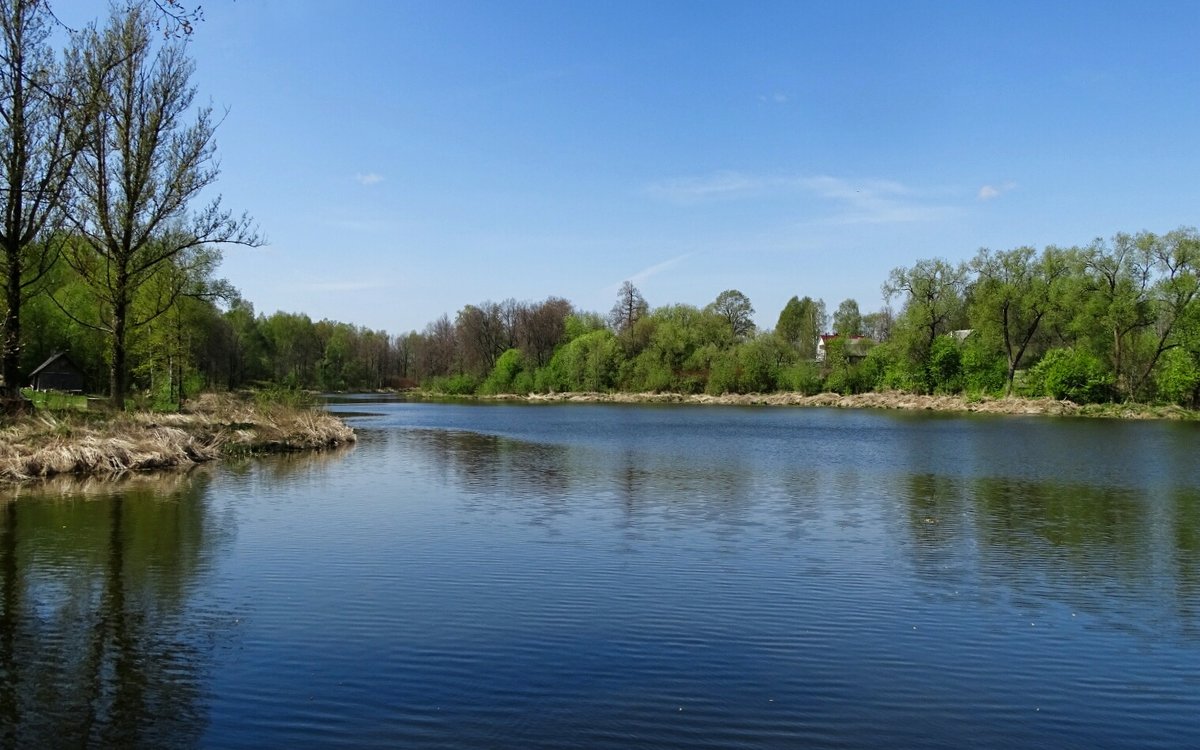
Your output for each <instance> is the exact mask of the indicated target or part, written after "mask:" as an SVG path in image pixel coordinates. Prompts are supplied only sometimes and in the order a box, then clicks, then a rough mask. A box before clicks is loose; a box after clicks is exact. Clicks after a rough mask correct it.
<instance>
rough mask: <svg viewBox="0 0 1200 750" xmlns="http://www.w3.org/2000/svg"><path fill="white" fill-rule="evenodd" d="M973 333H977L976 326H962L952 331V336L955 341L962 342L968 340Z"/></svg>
mask: <svg viewBox="0 0 1200 750" xmlns="http://www.w3.org/2000/svg"><path fill="white" fill-rule="evenodd" d="M972 333H975V329H974V328H960V329H959V330H957V331H951V332H950V336H951V338H953V339H954V341H955V342H957V343H959V344H961V343H963V342H964V341H966V340H967V339H968V338H969V337H970V336H971V334H972Z"/></svg>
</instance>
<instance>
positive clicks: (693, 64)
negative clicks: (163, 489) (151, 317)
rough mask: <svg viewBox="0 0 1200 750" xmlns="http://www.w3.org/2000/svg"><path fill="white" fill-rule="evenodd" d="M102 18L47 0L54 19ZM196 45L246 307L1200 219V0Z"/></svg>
mask: <svg viewBox="0 0 1200 750" xmlns="http://www.w3.org/2000/svg"><path fill="white" fill-rule="evenodd" d="M98 5H99V3H95V2H81V1H78V0H58V1H57V2H56V3H55V8H56V10H57V11H58V12H59V15H60V16H62V17H63V18H64V20H66V21H67V22H68V23H77V22H81V21H83V20H84V19H86V18H88V17H89V16H93V15H94V14H95V13H96V12H97V10H96V8H97V6H98ZM204 11H205V20H204V22H203V23H201V24H199V25H198V26H197V29H196V32H195V35H194V38H193V40H192V41H191V42H190V46H191V50H192V54H193V56H194V58H195V60H196V63H197V73H196V76H195V83H196V84H197V85H198V87H199V90H200V97H201V98H202V99H204V100H209V99H211V101H212V103H213V104H214V105H215V106H216V107H218V108H220V109H225V108H227V109H228V116H227V117H226V119H225V121H224V122H223V124H222V125H221V127H220V129H219V131H218V134H217V141H218V151H219V154H220V159H221V164H222V174H221V178H220V181H219V184H218V189H219V191H220V192H221V193H222V194H223V196H224V201H225V203H226V204H227V205H228V206H229V207H231V208H234V209H237V210H239V211H241V210H246V211H248V212H249V213H250V214H251V215H253V216H254V217H255V218H256V219H257V221H258V222H259V224H260V225H261V228H262V230H263V232H264V234H265V235H266V236H267V238H268V239H269V241H270V244H269V245H267V246H266V247H264V248H260V249H254V250H249V249H243V248H229V249H227V250H226V253H225V261H224V264H223V266H222V274H223V275H224V276H226V277H227V278H228V279H229V280H230V281H231V282H232V283H233V284H234V285H235V286H237V287H238V288H239V289H240V290H241V291H242V293H243V295H244V296H245V297H246V298H247V299H249V300H250V301H252V302H253V303H254V305H255V308H256V309H257V310H258V311H259V312H265V313H270V312H273V311H274V310H277V309H282V310H287V311H292V312H306V313H308V314H309V315H311V316H312V317H313V318H314V319H319V318H325V317H328V318H333V319H337V320H342V321H347V322H352V323H357V324H361V325H366V326H369V327H372V328H383V329H387V330H388V331H390V332H392V333H400V332H403V331H407V330H410V329H420V328H421V327H423V326H424V325H425V324H426V323H428V322H430V321H432V320H433V319H434V318H436V317H437V316H439V315H441V314H442V313H449V314H450V315H451V316H453V315H454V313H455V312H456V311H457V310H458V309H459V308H461V307H462V306H463V305H465V304H469V303H478V302H480V301H483V300H486V299H494V300H500V299H504V298H507V297H515V298H517V299H526V300H539V299H543V298H545V297H547V296H549V295H556V296H561V297H565V298H567V299H569V300H571V301H572V302H574V303H575V304H576V305H577V306H578V307H580V308H583V309H589V310H597V311H601V312H606V311H607V310H608V309H609V308H610V307H611V305H612V303H613V301H614V299H615V294H616V289H617V287H618V286H619V285H620V283H621V282H622V281H623V280H625V279H632V280H633V281H634V283H635V284H637V285H638V287H639V288H640V289H641V290H642V292H643V294H644V295H645V297H646V299H647V300H648V301H649V302H650V304H651V305H655V306H656V305H661V304H668V303H675V302H686V303H691V304H695V305H704V304H706V303H708V302H710V301H712V300H713V299H714V298H715V297H716V296H717V294H718V293H719V292H721V291H722V290H723V289H727V288H737V289H740V290H741V291H742V292H744V293H745V294H746V295H748V296H749V297H750V299H751V300H752V302H753V303H754V305H755V307H756V309H757V315H756V318H757V321H758V322H759V324H760V325H762V326H767V327H771V326H773V325H774V323H775V320H776V318H777V316H778V314H779V311H780V309H782V307H783V305H784V304H785V303H786V301H787V300H788V298H790V297H791V296H792V295H800V296H803V295H809V296H812V297H821V298H823V299H824V300H825V302H826V304H827V305H828V306H829V308H830V310H832V309H833V308H835V307H836V306H837V304H838V303H839V302H840V301H841V300H842V299H844V298H847V297H853V298H855V299H857V300H858V302H859V304H860V306H861V307H862V309H863V310H864V311H870V310H875V309H878V308H879V307H880V306H881V305H882V298H881V294H880V284H881V283H882V282H883V281H884V280H885V279H886V277H887V274H888V272H889V270H890V269H892V268H893V267H895V266H899V265H911V264H912V263H913V262H915V261H916V260H917V259H919V258H927V257H934V256H939V257H944V258H948V259H951V260H958V259H963V258H967V257H970V256H972V255H974V253H975V252H976V251H977V250H978V249H979V248H980V247H985V246H986V247H991V248H994V249H1007V248H1012V247H1016V246H1019V245H1034V246H1036V247H1042V246H1044V245H1048V244H1059V245H1073V244H1086V243H1087V242H1089V241H1090V240H1091V239H1093V238H1095V237H1099V236H1111V235H1112V234H1113V233H1114V232H1117V231H1139V230H1143V229H1148V230H1151V231H1168V230H1170V229H1173V228H1176V227H1178V226H1181V225H1187V226H1194V225H1196V224H1197V223H1200V219H1198V218H1197V207H1198V206H1200V180H1198V175H1200V149H1198V148H1197V136H1196V133H1197V123H1200V51H1198V50H1200V46H1198V45H1196V43H1195V40H1196V39H1197V38H1198V37H1200V3H1197V2H1178V3H1132V2H1130V3H1115V2H1105V1H1104V0H1092V1H1090V2H1078V3H1072V2H1056V3H1045V2H1037V3H1033V2H1030V3H1023V2H993V3H984V2H927V3H923V2H857V3H856V2H847V3H823V4H818V3H803V2H781V3H766V2H703V1H690V2H677V3H673V2H638V3H635V2H604V3H600V2H596V3H584V2H568V1H566V0H562V1H560V2H515V1H509V0H506V2H502V3H496V2H490V3H484V2H479V3H463V2H453V1H450V0H436V1H435V2H339V3H330V2H328V0H324V1H322V2H309V1H308V0H236V2H234V1H232V0H210V2H207V3H205V4H204Z"/></svg>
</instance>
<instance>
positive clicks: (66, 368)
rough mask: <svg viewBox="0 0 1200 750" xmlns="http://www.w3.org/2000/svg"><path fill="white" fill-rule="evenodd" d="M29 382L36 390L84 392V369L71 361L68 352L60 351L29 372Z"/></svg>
mask: <svg viewBox="0 0 1200 750" xmlns="http://www.w3.org/2000/svg"><path fill="white" fill-rule="evenodd" d="M29 384H30V385H31V386H32V387H33V390H35V391H65V392H67V393H82V392H83V370H81V369H79V367H78V366H77V365H76V364H75V363H74V362H72V361H71V358H70V357H68V356H67V353H66V352H59V353H58V354H55V355H53V356H52V357H50V359H48V360H46V361H45V362H43V363H42V364H41V366H40V367H38V368H37V369H36V370H34V371H33V372H31V373H30V374H29Z"/></svg>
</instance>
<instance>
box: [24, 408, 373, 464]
mask: <svg viewBox="0 0 1200 750" xmlns="http://www.w3.org/2000/svg"><path fill="white" fill-rule="evenodd" d="M354 440H355V436H354V431H353V430H351V429H350V428H349V427H348V426H347V425H346V424H345V423H344V422H342V421H341V420H340V419H338V418H337V417H335V416H333V415H331V414H328V413H327V412H324V411H321V410H319V409H312V408H302V407H294V406H285V405H280V404H260V403H255V402H253V401H249V400H247V399H242V398H238V397H236V396H229V395H224V396H216V395H206V396H203V397H201V398H199V399H197V400H196V401H194V402H193V403H191V404H190V405H189V406H188V407H187V408H186V409H185V410H183V411H180V412H178V413H172V414H159V413H152V412H133V413H123V414H91V413H88V414H76V413H49V412H39V413H37V414H35V415H33V416H28V417H22V418H19V419H16V420H14V421H12V422H10V423H7V424H4V425H3V426H2V427H0V482H9V483H11V482H21V481H25V480H28V479H34V478H39V477H51V476H56V475H62V474H121V473H124V472H129V471H144V470H149V469H163V468H171V467H178V466H187V465H191V464H196V463H203V462H206V461H211V460H213V459H216V458H219V457H221V456H231V455H250V454H255V453H268V452H281V451H300V450H319V449H323V448H331V447H335V446H338V445H344V444H346V443H352V442H354Z"/></svg>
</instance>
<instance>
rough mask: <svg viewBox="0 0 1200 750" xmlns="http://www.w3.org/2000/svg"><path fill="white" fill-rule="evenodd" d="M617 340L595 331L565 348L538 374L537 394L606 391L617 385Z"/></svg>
mask: <svg viewBox="0 0 1200 750" xmlns="http://www.w3.org/2000/svg"><path fill="white" fill-rule="evenodd" d="M618 350H619V347H618V344H617V338H616V337H615V336H614V335H613V334H612V332H611V331H609V330H607V329H602V330H598V331H592V332H591V333H586V334H584V335H582V336H579V337H578V338H575V339H573V340H572V341H571V342H570V343H568V344H567V345H566V346H562V347H560V348H559V349H558V351H556V352H555V353H554V356H553V357H551V358H550V363H549V364H548V365H546V366H545V367H543V368H542V369H540V370H538V372H537V374H536V376H535V379H534V388H535V389H536V390H538V391H549V392H566V391H607V390H610V389H612V387H613V385H614V384H615V378H616V373H617V363H618V361H619V358H618Z"/></svg>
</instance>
